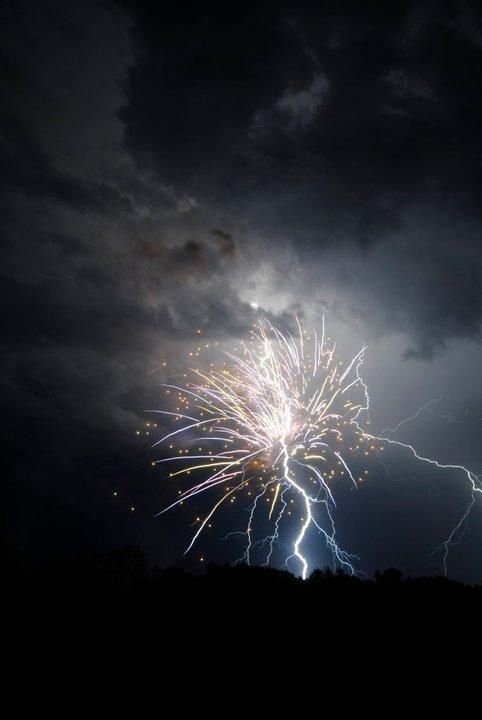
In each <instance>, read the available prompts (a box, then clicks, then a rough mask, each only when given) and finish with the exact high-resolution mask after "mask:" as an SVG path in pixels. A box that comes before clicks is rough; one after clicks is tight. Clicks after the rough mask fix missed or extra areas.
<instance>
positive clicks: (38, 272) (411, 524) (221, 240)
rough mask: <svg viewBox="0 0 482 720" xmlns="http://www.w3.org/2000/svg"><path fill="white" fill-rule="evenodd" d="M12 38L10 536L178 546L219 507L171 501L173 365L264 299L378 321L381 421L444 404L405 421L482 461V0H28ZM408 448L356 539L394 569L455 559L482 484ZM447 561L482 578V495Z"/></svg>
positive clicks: (49, 552) (436, 449)
mask: <svg viewBox="0 0 482 720" xmlns="http://www.w3.org/2000/svg"><path fill="white" fill-rule="evenodd" d="M0 38H1V40H0V67H1V73H2V81H1V84H0V88H1V89H0V93H1V102H0V108H1V110H0V113H1V120H0V143H1V144H0V152H1V155H0V158H1V160H0V163H1V164H0V172H1V175H2V196H1V216H2V221H3V223H2V225H3V232H2V250H3V253H2V256H3V257H2V262H1V264H0V272H1V275H2V282H1V293H2V297H1V305H0V307H1V314H2V321H3V323H2V325H3V330H2V335H1V351H0V353H1V362H2V372H1V376H0V377H1V382H2V388H1V394H2V400H3V407H4V411H3V412H4V423H3V424H4V439H5V440H6V449H5V452H4V464H5V465H6V471H5V473H4V478H5V481H4V483H3V484H4V490H5V494H6V498H5V501H4V503H3V506H4V513H5V521H6V522H5V528H6V534H7V538H8V539H9V540H10V541H11V542H14V543H15V544H17V545H18V546H20V547H21V548H24V549H25V550H26V551H27V552H28V553H29V554H31V555H32V557H34V558H35V559H36V560H37V561H43V560H45V559H46V558H49V557H53V556H62V555H65V554H75V553H79V552H87V551H90V550H101V551H104V550H108V549H110V548H114V547H119V546H121V545H123V544H138V545H141V546H142V547H144V548H145V549H146V550H147V551H148V552H149V556H150V558H151V559H152V561H153V562H157V563H160V564H161V565H163V564H166V563H168V564H172V563H176V562H179V561H180V556H181V553H182V551H183V549H184V547H185V545H186V542H187V541H188V540H189V537H190V535H189V532H190V531H189V528H188V527H187V526H188V525H189V523H190V522H191V521H192V514H193V512H196V511H197V509H198V508H197V507H196V508H195V509H192V510H188V509H187V508H183V509H182V511H181V512H177V513H173V514H171V515H168V516H163V517H161V518H154V514H155V513H156V512H157V511H158V510H160V509H161V508H162V507H163V506H164V505H165V504H166V502H167V501H168V500H169V498H170V491H169V489H168V488H167V487H166V482H165V480H163V476H162V473H161V472H160V471H159V469H154V468H153V467H152V466H151V462H152V461H153V460H155V459H156V458H157V457H158V456H159V455H158V454H157V455H156V451H153V450H151V449H150V440H151V436H146V435H145V432H146V427H145V423H146V422H148V421H150V420H152V417H151V416H148V415H146V414H145V412H144V411H145V410H150V409H153V408H157V407H160V406H161V404H162V394H161V389H160V384H161V382H162V381H163V380H164V379H165V377H166V376H165V374H163V373H164V371H162V370H161V371H159V372H155V373H153V372H152V371H153V370H155V369H156V368H157V367H158V366H159V365H161V363H162V362H164V361H167V362H168V363H169V367H170V368H172V367H174V368H175V369H176V370H177V369H178V368H179V369H180V368H181V367H183V363H184V358H185V357H186V352H188V351H189V348H190V347H191V345H192V343H193V342H195V340H193V338H194V337H195V333H196V330H197V329H198V328H202V333H203V337H206V338H209V339H211V338H216V339H217V340H218V341H220V342H221V343H224V342H226V343H228V342H231V341H233V342H235V340H236V338H239V337H243V336H245V334H246V332H247V329H248V328H249V327H250V325H251V324H252V323H253V321H254V320H255V319H256V317H257V316H258V315H259V314H267V315H269V316H270V317H272V318H274V319H276V318H286V317H289V316H290V315H292V314H293V313H295V312H297V313H299V314H300V316H302V317H304V318H305V320H306V322H308V323H309V324H314V325H316V324H319V323H320V319H321V316H322V314H323V313H325V315H326V321H327V325H328V326H329V329H330V334H331V335H332V336H333V337H336V338H337V339H338V342H339V347H341V348H342V349H344V350H346V352H347V353H348V352H350V351H351V350H353V349H356V348H358V346H359V345H360V344H363V343H364V342H366V343H367V345H368V352H367V359H366V368H365V375H366V378H367V380H368V382H369V386H370V391H371V406H372V420H373V426H374V427H375V428H376V429H378V430H381V429H383V428H384V427H386V426H387V425H393V424H396V423H397V422H398V421H399V420H400V419H401V418H403V417H405V416H408V415H412V414H413V413H414V412H415V410H416V409H417V408H418V407H419V406H421V405H424V404H425V403H427V402H429V401H431V400H434V399H436V398H443V400H441V402H440V403H439V404H438V405H437V406H435V408H436V409H437V411H438V412H440V413H442V414H444V413H445V414H447V413H450V415H449V416H448V417H447V418H441V417H436V416H434V415H431V414H430V413H425V414H424V415H423V416H422V417H420V419H419V420H416V421H414V422H413V423H411V424H409V425H406V426H404V428H403V430H402V431H401V433H400V437H401V439H403V440H406V441H410V442H414V443H416V444H417V447H418V448H419V449H420V451H421V452H422V453H425V454H430V456H431V457H433V456H436V457H437V458H439V459H440V460H441V461H443V462H445V463H463V464H467V465H469V466H470V467H471V468H472V469H473V470H474V472H476V473H479V472H482V444H481V443H480V434H481V431H482V377H481V372H480V369H481V366H482V347H481V345H480V341H481V322H482V294H481V286H482V259H481V250H482V235H481V232H482V93H481V87H482V12H481V10H480V7H479V3H477V2H475V1H474V2H469V1H467V2H463V1H461V0H459V1H456V2H445V3H440V2H435V1H433V2H421V1H420V0H417V2H396V1H393V2H390V3H388V2H387V3H380V2H360V1H358V2H355V1H354V2H351V3H350V2H340V1H339V0H337V1H336V2H320V3H311V2H296V3H294V2H257V3H238V4H237V3H219V4H216V3H212V2H182V0H177V1H176V2H162V3H159V2H132V3H131V2H127V1H126V2H119V3H115V2H108V1H107V0H106V1H105V2H90V1H86V2H83V3H80V4H76V5H75V4H72V3H63V2H60V0H59V1H57V2H56V1H49V0H43V1H42V2H27V1H24V2H22V1H19V0H16V1H15V2H13V1H12V2H8V1H4V2H2V3H1V5H0ZM252 303H256V304H257V305H258V306H259V309H258V310H257V311H256V310H255V309H253V307H252V306H251V304H252ZM139 430H140V432H141V434H140V435H137V434H136V432H137V431H139ZM386 460H387V464H388V465H389V466H390V476H389V477H388V476H387V474H385V473H384V472H382V471H381V470H380V471H379V473H378V475H377V474H375V476H373V479H372V480H370V482H367V483H366V484H364V486H363V488H362V489H360V491H359V492H358V493H351V494H349V496H347V498H346V502H345V506H344V509H342V508H340V528H341V533H342V534H343V536H344V538H346V541H347V544H348V545H349V546H350V548H351V549H354V550H355V552H357V554H359V555H360V557H361V558H362V559H363V566H364V567H365V568H366V569H367V570H368V571H372V570H373V569H375V568H376V567H384V566H387V565H390V564H391V565H396V566H398V567H400V568H401V569H402V570H403V571H405V572H416V573H424V572H440V570H441V565H440V556H437V555H435V556H434V555H430V552H431V550H432V549H433V548H434V547H435V546H436V545H437V544H438V542H439V541H440V540H442V539H443V538H444V537H445V536H446V534H447V531H448V530H449V529H450V526H451V523H452V524H453V522H454V519H456V518H458V517H459V516H460V513H461V512H463V508H464V504H465V503H466V502H467V499H468V490H467V483H466V481H465V480H464V477H463V476H462V475H460V474H457V473H450V472H449V473H443V472H436V473H435V472H433V471H432V470H430V469H428V468H427V467H423V466H422V467H420V466H419V465H418V466H417V465H414V464H413V463H412V462H411V461H410V459H409V457H408V456H407V454H404V453H403V452H399V451H396V452H390V453H389V456H387V457H386ZM114 493H117V495H114ZM131 507H132V508H135V509H134V510H131ZM223 522H224V521H221V524H222V523H223ZM226 522H227V521H226ZM221 547H223V548H224V550H223V551H220V550H219V543H216V542H215V541H214V536H212V538H211V539H210V540H209V543H208V545H207V547H205V548H204V549H205V550H206V552H208V554H210V557H211V556H212V557H213V558H215V559H223V558H224V555H223V552H224V551H225V555H226V559H228V558H229V548H226V545H225V544H224V545H223V544H222V543H221ZM313 553H314V551H313ZM313 557H315V555H313ZM325 561H326V558H324V557H323V553H321V557H320V560H319V562H320V563H321V564H323V563H324V562H325ZM193 562H194V560H193ZM449 574H450V575H451V576H452V577H455V578H461V579H465V580H470V581H474V580H478V581H482V501H479V502H478V503H477V505H476V507H475V508H474V512H473V513H472V515H471V518H470V522H469V524H468V526H467V529H466V532H465V535H464V537H463V539H462V541H461V542H460V543H459V544H458V545H457V546H455V547H454V548H453V549H452V553H451V556H450V561H449Z"/></svg>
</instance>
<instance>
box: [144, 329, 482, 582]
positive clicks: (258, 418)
mask: <svg viewBox="0 0 482 720" xmlns="http://www.w3.org/2000/svg"><path fill="white" fill-rule="evenodd" d="M297 325H298V329H297V333H296V334H294V335H293V334H291V333H287V334H285V333H282V332H281V331H280V330H279V329H277V328H276V327H274V326H273V325H272V324H271V323H270V322H268V321H267V320H265V321H262V322H261V323H260V324H259V325H258V326H256V328H255V330H254V331H253V333H252V337H251V339H250V340H249V342H248V343H245V344H242V346H241V350H240V351H238V352H237V354H234V353H230V352H226V353H225V357H226V362H224V364H222V365H220V367H219V368H217V367H215V366H214V364H213V363H211V367H210V369H209V370H203V369H199V368H194V369H192V370H190V376H189V378H188V380H187V381H186V383H185V384H184V385H183V386H179V385H175V384H169V385H166V386H165V387H166V392H167V393H170V394H171V395H172V396H173V397H174V398H175V399H176V401H177V407H176V408H175V411H173V410H169V411H167V410H166V411H165V410H160V411H157V412H160V413H161V414H165V415H167V416H169V417H170V418H171V419H172V420H173V421H174V422H175V423H176V429H174V430H172V431H171V432H169V433H168V434H166V435H165V436H164V437H162V438H161V439H160V440H159V441H158V442H157V443H156V445H159V444H162V443H166V442H167V441H169V442H170V444H169V447H170V448H171V449H173V448H175V449H176V453H175V454H173V455H172V456H170V457H168V458H165V459H163V460H160V461H158V462H159V463H173V464H175V465H176V467H179V468H180V469H177V470H176V471H175V472H171V473H170V474H169V477H170V478H176V479H183V478H185V477H189V476H190V475H191V474H195V475H196V477H197V478H198V481H197V482H196V483H195V484H194V485H190V486H189V487H188V488H187V489H186V490H184V491H182V490H180V491H179V495H178V498H177V499H176V500H175V501H174V502H173V503H171V504H170V505H169V506H168V507H166V508H165V509H164V510H162V511H161V513H160V514H162V513H164V512H166V511H168V510H170V509H172V508H173V507H175V506H177V505H179V504H182V503H183V502H184V501H186V500H188V499H190V498H193V497H194V496H196V495H199V494H201V493H205V492H206V493H207V492H209V491H213V493H216V492H217V496H216V500H215V502H214V504H213V505H212V507H211V509H210V511H209V512H208V513H207V514H206V516H205V517H204V518H203V519H201V518H199V519H198V527H197V529H196V532H195V533H194V536H193V537H192V539H191V542H190V543H189V545H188V547H187V549H186V553H187V552H189V550H190V549H191V548H192V547H193V545H194V544H195V542H196V540H197V539H198V538H199V536H200V534H201V533H202V531H203V530H204V529H205V527H206V526H207V525H208V526H210V522H211V520H212V518H213V515H214V514H215V513H216V511H217V510H218V509H219V508H220V507H221V506H222V505H224V504H226V503H227V502H229V503H234V502H235V501H238V497H241V498H245V507H246V508H247V511H248V512H247V523H246V526H245V528H244V530H242V531H240V532H234V533H230V535H235V534H236V535H241V536H243V538H244V540H245V549H244V552H243V555H242V558H241V559H243V560H244V561H246V562H247V563H250V561H251V559H252V553H253V550H254V549H255V548H257V550H258V551H259V550H261V551H264V562H265V564H269V563H270V561H271V559H272V556H273V551H274V547H275V545H278V544H280V543H281V534H282V527H283V526H284V525H287V526H288V527H289V531H290V533H292V536H291V539H290V540H289V541H288V543H283V544H284V546H285V547H288V550H287V552H286V556H285V565H286V566H287V567H289V568H291V569H293V570H294V571H296V572H298V573H299V574H301V576H302V577H303V578H306V577H307V575H308V571H309V565H308V561H307V558H306V555H305V553H304V550H303V546H304V542H305V540H306V537H307V534H308V533H310V532H312V531H314V532H316V533H317V534H318V535H319V536H320V537H321V538H322V539H323V541H324V543H325V545H326V547H327V548H328V549H329V551H330V552H331V554H332V557H333V561H334V564H335V565H336V566H338V567H342V568H344V569H345V570H347V571H348V572H350V573H355V567H354V560H355V556H354V555H351V554H349V553H348V552H346V551H345V550H343V549H342V548H341V547H340V545H339V544H338V541H337V537H336V525H335V512H336V502H335V496H334V486H335V484H336V483H337V482H341V481H342V480H345V481H348V482H350V483H351V484H352V486H353V487H354V488H356V487H358V485H359V483H360V482H362V481H363V480H364V479H366V476H367V474H368V470H367V469H366V461H367V456H369V455H370V454H373V453H375V454H379V453H381V452H382V451H383V443H390V444H393V445H397V446H399V447H403V448H405V449H407V450H409V451H410V452H411V453H412V454H413V455H414V456H415V457H416V458H417V459H418V460H419V461H421V462H426V463H430V464H432V465H435V466H437V467H438V468H440V469H451V470H460V471H461V472H463V473H465V475H466V477H467V479H468V480H469V483H470V489H471V496H470V502H469V503H468V505H467V506H466V508H465V509H464V513H463V515H462V517H461V518H460V521H459V523H458V524H457V525H456V527H455V528H454V529H453V530H452V531H451V533H450V535H449V537H448V538H447V540H446V541H445V542H444V543H442V546H441V547H442V549H443V553H444V564H446V559H447V553H448V549H449V546H450V544H452V543H453V542H454V541H455V540H456V538H457V536H458V534H459V531H461V529H462V528H463V526H464V524H465V522H466V520H467V518H468V516H469V513H470V511H471V509H472V506H473V504H474V502H475V494H476V493H480V492H482V488H481V487H480V485H479V481H478V478H477V477H476V476H475V475H474V474H473V473H472V472H470V471H469V470H467V469H466V468H464V467H462V466H458V465H444V464H441V463H439V462H437V461H436V460H432V459H430V458H425V457H423V456H421V455H419V454H418V453H417V451H416V450H415V449H414V448H413V447H412V446H411V445H408V444H405V443H402V442H399V441H397V440H394V439H393V438H392V437H386V435H385V434H384V433H382V434H380V435H379V436H377V435H374V434H372V433H371V432H368V426H369V423H370V420H369V406H370V401H369V395H368V389H367V386H366V384H365V383H364V381H363V379H362V377H361V374H360V370H361V367H362V364H363V359H364V354H365V350H366V348H365V347H364V348H362V349H361V350H360V351H359V352H358V353H357V354H356V355H355V356H354V357H353V358H352V359H351V361H350V362H348V363H347V364H343V363H342V362H340V360H338V359H337V357H336V355H335V350H336V345H335V344H334V343H332V342H331V341H330V340H329V339H328V338H325V325H324V320H323V324H322V331H321V334H320V335H319V336H318V335H317V334H316V333H315V332H311V333H308V332H307V331H306V330H303V329H302V327H301V325H300V323H299V322H298V321H297ZM427 407H429V406H427ZM424 409H425V408H422V409H421V410H424ZM410 419H411V418H409V419H407V421H408V420H410ZM401 424H403V422H402V423H401ZM401 424H400V425H399V426H397V428H396V429H394V430H397V429H398V428H399V427H400V426H401ZM177 425H179V427H177ZM389 432H392V433H393V432H394V431H389ZM181 438H182V440H183V447H182V448H178V446H177V444H176V442H177V441H179V439H181ZM355 467H356V471H355V469H354V468H355ZM203 473H204V474H205V475H203ZM203 477H204V479H201V478H203ZM266 523H267V524H268V526H269V528H270V529H269V530H268V533H267V534H266V535H264V536H263V537H262V538H261V539H259V540H256V539H255V536H256V531H257V527H258V525H262V526H263V527H265V524H266ZM293 526H294V527H295V530H294V531H293Z"/></svg>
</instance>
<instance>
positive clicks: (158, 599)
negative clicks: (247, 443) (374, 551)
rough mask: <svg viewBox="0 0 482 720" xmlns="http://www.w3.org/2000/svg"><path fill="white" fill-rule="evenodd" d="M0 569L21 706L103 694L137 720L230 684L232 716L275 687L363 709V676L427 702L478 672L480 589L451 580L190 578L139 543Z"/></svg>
mask: <svg viewBox="0 0 482 720" xmlns="http://www.w3.org/2000/svg"><path fill="white" fill-rule="evenodd" d="M3 571H4V572H3V574H4V578H5V579H6V581H7V582H6V583H5V584H4V590H3V597H4V599H6V601H7V602H6V603H5V609H4V610H3V613H2V617H3V620H4V622H3V631H2V638H3V641H4V642H3V650H4V657H5V658H6V660H7V665H6V667H7V668H8V670H7V673H8V674H7V678H8V680H7V684H9V683H11V684H12V688H17V687H19V688H20V689H19V690H17V689H15V693H17V694H16V695H15V697H16V701H17V700H18V698H23V697H24V696H25V697H26V698H29V699H33V701H34V702H35V703H37V702H38V698H40V697H42V698H45V696H47V701H48V702H50V701H51V700H52V698H54V699H55V701H56V703H57V705H60V706H61V709H62V708H63V710H62V712H64V709H65V708H71V707H72V706H75V707H77V706H78V705H79V703H87V706H88V707H87V711H88V713H89V714H90V713H91V711H92V708H94V707H95V708H98V706H99V702H100V700H99V698H100V697H102V702H103V703H104V708H105V713H104V714H106V715H107V716H108V717H111V716H112V714H114V713H113V711H112V707H111V706H112V704H114V705H117V706H119V705H120V708H121V713H122V716H123V715H124V714H125V713H124V711H125V708H124V707H123V706H124V704H125V703H126V702H127V698H129V702H130V703H131V707H132V706H133V708H134V710H133V711H132V712H133V713H134V714H135V716H136V717H137V714H138V713H137V710H138V703H139V702H148V704H149V706H151V703H154V705H152V707H157V704H158V703H161V705H162V704H165V703H168V704H170V705H169V706H171V705H172V703H176V704H177V705H179V707H180V708H181V709H182V708H185V707H186V704H189V703H190V702H194V703H195V704H198V703H199V702H200V703H201V705H200V706H199V707H200V708H201V709H202V708H206V707H208V706H209V705H210V703H211V697H212V695H211V694H212V693H213V692H214V693H216V694H217V693H219V692H221V693H226V692H228V690H229V688H235V690H234V691H235V692H236V700H234V699H233V698H232V702H233V703H234V705H233V707H232V708H231V711H230V712H229V713H228V717H237V715H238V698H239V699H240V697H241V695H243V694H244V693H246V698H248V697H250V694H251V693H253V692H256V693H257V694H258V693H261V694H262V695H264V696H265V697H267V698H270V699H269V702H270V703H271V702H272V698H271V694H272V693H273V692H276V693H277V696H278V698H282V697H284V693H288V695H289V694H290V693H291V692H292V691H293V692H295V696H294V698H295V699H298V697H299V696H298V693H299V691H300V688H301V687H307V686H308V685H309V686H310V687H311V689H312V690H313V691H316V692H317V693H318V692H324V690H323V688H324V689H325V691H326V692H328V690H329V692H330V693H331V694H332V693H333V692H334V691H335V688H337V691H336V692H338V693H340V692H341V693H342V695H341V696H339V702H341V703H342V704H343V705H344V704H345V702H351V701H353V702H355V704H359V703H360V697H361V698H363V697H364V694H366V692H367V685H366V683H367V682H369V683H372V682H375V683H376V684H378V686H380V687H381V688H383V691H384V692H385V691H386V689H387V687H389V684H391V683H394V682H396V683H400V687H401V688H402V690H401V691H400V692H402V691H403V693H406V692H407V688H409V689H410V690H411V691H413V692H415V691H416V692H417V693H418V692H419V691H420V690H423V691H424V692H428V693H429V694H430V695H431V694H438V693H441V692H442V691H443V687H442V686H443V684H444V682H445V680H444V678H447V672H448V669H450V677H451V678H453V674H454V672H455V671H456V672H457V673H460V674H462V675H463V678H464V683H466V682H467V679H468V678H469V677H470V676H471V674H472V672H475V673H476V674H477V675H478V672H479V671H478V663H476V664H475V665H474V663H473V661H472V660H471V659H470V658H471V657H473V651H475V652H476V653H478V651H479V647H480V645H479V637H480V628H479V625H480V623H479V614H480V610H481V608H482V587H469V586H465V585H463V584H460V583H456V582H452V581H449V580H447V579H445V578H417V579H411V578H405V579H404V578H402V576H401V573H399V572H398V571H397V570H394V569H388V570H385V571H383V572H380V573H377V576H376V578H374V579H373V580H360V579H357V578H353V577H350V576H347V575H344V574H343V573H332V572H330V571H324V572H322V571H316V572H314V573H313V574H312V575H311V577H310V578H309V579H308V580H306V581H302V580H300V579H298V578H296V577H294V576H293V575H291V574H289V573H287V572H281V571H276V570H271V569H266V568H256V567H253V568H250V567H246V566H237V567H216V566H208V567H207V568H206V570H205V572H204V573H202V574H199V575H191V574H189V573H187V572H184V571H182V570H180V569H176V568H172V569H168V570H163V571H160V570H156V569H149V568H148V566H147V564H146V560H145V556H144V555H143V553H142V551H140V550H139V549H136V548H125V549H123V550H121V551H118V552H114V553H112V554H111V555H109V556H108V557H105V558H101V557H90V558H84V559H82V560H77V561H65V562H62V563H55V564H52V565H51V566H49V567H48V568H46V569H44V570H42V571H41V572H38V571H37V572H33V571H32V570H31V569H29V568H28V567H27V566H26V565H25V564H24V563H23V562H22V561H21V560H20V558H19V556H16V555H15V553H13V554H12V553H10V556H8V555H7V558H6V560H5V561H4V565H3ZM5 640H6V642H5ZM222 678H223V680H222V681H221V679H222ZM382 678H384V679H382ZM300 683H302V684H301V685H300ZM441 683H442V684H441ZM193 685H194V686H196V687H197V690H196V692H193V691H192V690H191V687H192V686H193ZM356 686H358V690H357V692H356V693H355V692H354V690H353V689H354V688H355V687H356ZM275 688H276V690H275ZM397 692H398V691H397ZM280 693H281V695H280ZM347 693H348V694H347ZM359 693H361V695H360V696H359ZM240 694H241V695H240ZM345 694H347V696H346V697H345ZM370 697H372V698H373V697H374V695H373V692H372V693H371V694H370ZM203 698H204V699H203ZM147 699H148V700H147ZM391 702H392V704H393V702H395V700H392V701H391ZM397 702H398V701H397ZM203 703H204V704H203ZM282 705H283V703H282ZM397 706H398V705H397ZM96 713H97V711H96ZM203 713H204V710H203ZM162 714H164V715H165V714H166V713H162ZM174 715H176V713H174ZM172 716H173V714H172V713H167V717H172ZM62 717H71V713H70V711H69V712H67V713H64V714H63V715H62Z"/></svg>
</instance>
